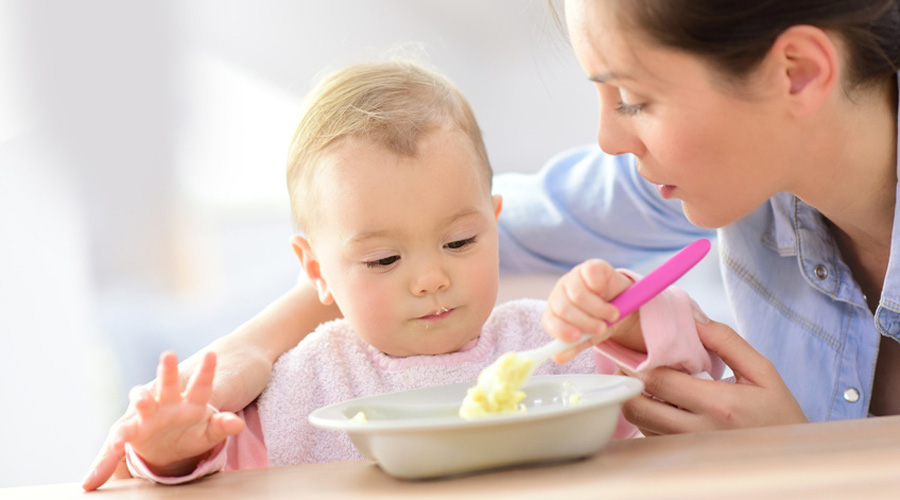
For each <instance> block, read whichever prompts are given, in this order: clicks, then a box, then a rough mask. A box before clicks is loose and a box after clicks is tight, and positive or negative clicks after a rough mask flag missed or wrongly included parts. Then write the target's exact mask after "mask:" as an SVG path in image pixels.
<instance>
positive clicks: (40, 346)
mask: <svg viewBox="0 0 900 500" xmlns="http://www.w3.org/2000/svg"><path fill="white" fill-rule="evenodd" d="M406 42H418V43H419V44H420V46H421V47H422V48H423V49H424V52H425V53H426V54H427V57H425V59H426V60H427V61H428V62H430V63H431V64H433V65H434V66H436V67H437V68H440V70H441V71H442V72H444V73H445V74H446V75H447V76H449V77H450V79H452V80H453V81H455V82H456V83H457V85H458V86H459V87H460V89H461V90H462V91H463V93H465V94H466V95H467V96H468V98H469V100H470V101H471V103H472V105H473V108H474V109H475V112H476V115H477V117H478V119H479V121H480V123H481V126H482V128H483V130H484V135H485V139H486V142H487V147H488V152H489V155H490V158H491V161H492V163H493V166H494V168H495V170H496V171H498V172H504V171H512V170H517V171H533V170H536V169H537V168H539V167H540V166H541V165H542V163H543V162H544V161H546V160H547V159H548V158H549V157H550V156H552V155H553V154H554V153H556V152H558V151H560V150H562V149H565V148H569V147H572V146H577V145H580V144H584V143H590V142H593V141H594V137H595V122H596V98H595V96H594V91H593V87H592V85H590V84H589V83H588V82H587V81H586V79H585V78H584V76H583V74H582V72H581V70H580V69H579V68H578V67H577V64H576V62H575V60H574V57H573V56H572V55H571V54H570V52H569V50H568V48H567V47H566V46H565V44H564V42H563V41H562V37H561V35H560V33H559V31H558V29H557V27H556V25H555V24H554V22H553V20H552V18H551V15H550V11H549V7H548V6H547V4H546V2H544V1H543V0H532V1H522V0H492V1H490V2H484V1H482V0H415V1H412V0H407V1H402V0H381V1H377V2H375V1H370V0H329V1H328V2H322V1H290V0H253V1H250V0H241V1H219V0H184V1H144V2H136V1H123V0H82V1H79V2H67V1H64V0H59V1H46V0H36V1H32V0H18V1H17V0H0V335H2V344H0V404H2V410H0V487H7V486H19V485H30V484H39V483H58V482H69V481H78V480H80V479H81V476H82V474H84V473H85V472H86V470H87V467H88V465H89V464H90V461H91V460H92V458H93V457H94V455H95V453H96V452H97V450H98V448H99V446H100V444H101V443H102V441H103V437H104V436H105V433H106V430H107V429H108V427H109V426H110V424H111V423H112V422H113V421H114V420H115V419H116V418H117V417H118V416H119V414H120V413H121V412H122V411H123V410H124V408H125V405H126V402H127V401H126V393H127V390H128V388H129V387H130V386H132V385H135V384H138V383H143V382H146V381H148V380H149V379H151V378H152V377H153V376H154V368H155V364H156V360H157V358H158V355H159V353H160V352H161V351H162V350H164V349H169V348H171V349H174V350H175V351H176V352H177V353H178V355H179V357H180V358H183V357H186V356H187V355H189V354H191V353H192V352H194V351H195V350H197V349H198V348H200V347H202V346H204V345H206V344H207V343H209V342H210V341H211V340H212V339H213V338H216V337H218V336H221V335H223V334H225V333H227V332H229V331H231V330H232V329H234V328H235V327H237V326H238V325H239V324H240V323H242V322H243V321H245V320H246V319H248V318H250V317H251V316H253V315H254V314H255V313H256V312H258V311H259V310H261V309H262V307H263V306H264V305H266V304H268V303H269V302H271V301H272V300H273V299H275V298H276V297H277V296H279V295H280V294H281V293H283V292H284V291H285V290H287V289H288V288H289V287H290V286H291V285H292V284H293V283H294V282H295V280H296V279H297V275H298V271H299V267H298V266H297V265H296V262H295V257H294V255H293V252H292V251H291V249H290V245H289V244H288V238H289V236H290V234H291V231H292V227H291V223H290V218H289V209H288V200H287V195H286V189H285V187H284V175H283V171H284V158H285V154H286V150H287V145H288V141H289V139H290V137H291V134H292V132H293V127H294V123H295V120H296V118H297V111H298V108H299V101H300V99H301V98H302V96H303V95H304V93H305V92H306V91H307V90H308V88H309V86H310V84H311V83H312V82H313V81H314V79H315V76H316V75H317V74H319V73H320V72H321V71H322V70H323V69H326V68H333V67H335V66H336V65H340V64H344V63H349V62H353V61H357V60H362V59H371V58H372V57H378V56H380V55H381V54H383V53H384V52H385V51H386V50H388V49H390V48H391V47H393V46H395V45H397V44H401V43H406ZM708 269H709V270H710V272H711V273H713V274H714V273H715V265H714V264H711V265H710V266H708Z"/></svg>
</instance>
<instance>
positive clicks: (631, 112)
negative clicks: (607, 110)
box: [616, 101, 644, 116]
mask: <svg viewBox="0 0 900 500" xmlns="http://www.w3.org/2000/svg"><path fill="white" fill-rule="evenodd" d="M643 110H644V105H643V104H625V102H623V101H619V105H618V106H616V111H618V112H619V113H621V114H623V115H625V116H635V115H637V114H639V113H640V112H641V111H643Z"/></svg>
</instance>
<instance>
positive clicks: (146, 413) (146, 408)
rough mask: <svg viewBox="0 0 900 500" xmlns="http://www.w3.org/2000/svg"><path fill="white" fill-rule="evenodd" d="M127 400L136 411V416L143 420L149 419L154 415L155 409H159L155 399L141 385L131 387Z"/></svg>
mask: <svg viewBox="0 0 900 500" xmlns="http://www.w3.org/2000/svg"><path fill="white" fill-rule="evenodd" d="M128 399H129V400H130V401H131V405H132V406H133V407H134V409H135V410H136V411H137V414H138V415H140V417H141V418H143V419H145V420H146V419H149V418H151V417H152V416H153V415H154V414H155V413H156V410H157V408H159V404H158V403H157V402H156V399H154V398H153V395H152V394H150V391H148V390H147V388H146V387H144V386H142V385H138V386H135V387H133V388H132V389H131V391H129V392H128Z"/></svg>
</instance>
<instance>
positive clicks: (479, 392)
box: [459, 352, 531, 420]
mask: <svg viewBox="0 0 900 500" xmlns="http://www.w3.org/2000/svg"><path fill="white" fill-rule="evenodd" d="M530 368H531V360H530V359H528V358H523V357H521V356H518V355H517V354H516V353H515V352H508V353H506V354H504V355H502V356H500V357H499V358H498V359H497V361H495V362H494V363H493V364H492V365H490V366H488V367H487V368H485V369H484V370H482V371H481V373H480V374H479V375H478V383H477V384H476V385H475V386H474V387H471V388H469V391H468V393H467V394H466V398H465V399H464V400H463V402H462V406H460V407H459V416H460V417H462V418H463V419H465V420H472V419H476V418H481V417H487V416H490V415H497V414H502V413H511V412H516V411H518V412H520V413H524V412H525V406H524V405H521V404H519V403H521V401H522V400H523V399H525V393H524V392H522V391H521V390H520V387H522V383H523V382H524V381H525V377H526V376H527V375H528V371H529V369H530Z"/></svg>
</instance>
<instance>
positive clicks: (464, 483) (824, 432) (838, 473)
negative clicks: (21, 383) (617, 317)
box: [0, 416, 900, 500]
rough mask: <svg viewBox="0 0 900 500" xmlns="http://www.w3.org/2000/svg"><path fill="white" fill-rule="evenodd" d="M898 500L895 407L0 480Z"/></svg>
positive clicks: (205, 488) (113, 486)
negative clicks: (876, 413)
mask: <svg viewBox="0 0 900 500" xmlns="http://www.w3.org/2000/svg"><path fill="white" fill-rule="evenodd" d="M499 497H515V498H517V499H530V498H540V499H545V498H560V499H564V500H574V499H578V498H610V499H631V498H636V499H637V498H646V499H656V498H691V499H698V498H699V499H702V498H716V499H729V500H732V499H736V498H754V499H759V498H762V499H765V500H773V499H779V498H790V499H791V500H797V499H802V498H814V499H823V498H844V499H848V498H865V499H872V498H894V499H896V498H900V416H896V417H881V418H870V419H865V420H849V421H841V422H826V423H816V424H804V425H792V426H780V427H767V428H757V429H746V430H736V431H721V432H709V433H699V434H681V435H673V436H662V437H651V438H644V439H632V440H625V441H614V442H611V443H610V444H609V445H608V446H607V447H605V448H604V449H603V450H602V451H600V452H599V453H597V454H596V455H594V456H592V457H590V458H587V459H584V460H578V461H570V462H565V463H556V464H548V465H542V466H532V467H519V468H513V469H505V470H497V471H491V472H483V473H478V474H471V475H465V476H458V477H453V478H446V479H438V480H427V481H405V480H399V479H394V478H392V477H390V476H388V475H386V474H385V473H384V472H382V471H381V469H379V468H378V466H377V465H375V464H374V463H373V462H370V461H359V462H337V463H328V464H314V465H301V466H293V467H276V468H269V469H257V470H244V471H233V472H222V473H219V474H215V475H212V476H209V477H206V478H203V479H201V480H199V481H196V482H194V483H191V484H187V485H181V486H159V485H152V484H149V483H147V482H146V481H143V480H140V479H126V480H118V481H113V482H111V483H109V484H107V485H106V486H104V487H103V488H101V489H100V490H98V491H96V492H92V493H83V492H82V491H81V488H80V486H79V485H78V484H74V483H73V484H59V485H48V486H35V487H25V488H7V489H0V498H2V499H6V498H10V499H13V498H15V499H17V500H27V499H51V498H52V499H67V498H79V499H82V500H119V499H131V498H141V499H145V498H146V499H191V500H199V499H216V500H222V499H225V500H227V499H232V498H233V499H247V498H267V499H288V498H289V499H309V498H340V499H353V498H454V499H458V498H466V499H469V498H499Z"/></svg>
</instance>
